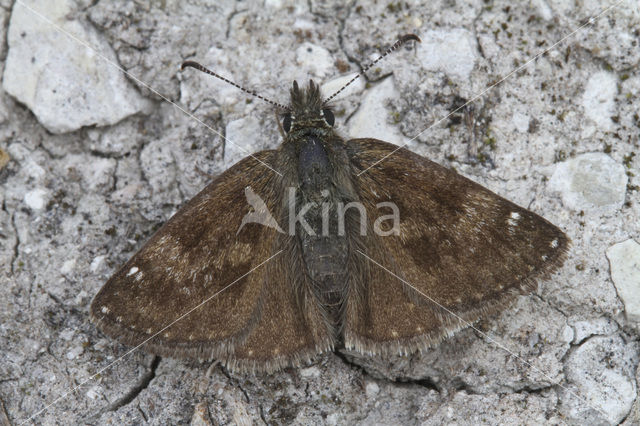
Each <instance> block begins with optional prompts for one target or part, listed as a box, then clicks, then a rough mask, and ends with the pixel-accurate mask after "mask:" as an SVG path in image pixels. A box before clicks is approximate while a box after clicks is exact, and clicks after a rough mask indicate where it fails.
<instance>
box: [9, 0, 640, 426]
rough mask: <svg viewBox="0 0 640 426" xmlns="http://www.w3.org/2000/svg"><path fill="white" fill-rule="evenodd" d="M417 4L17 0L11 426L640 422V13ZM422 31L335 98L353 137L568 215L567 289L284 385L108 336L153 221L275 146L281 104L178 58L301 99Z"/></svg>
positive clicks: (297, 373) (285, 376)
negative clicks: (105, 295)
mask: <svg viewBox="0 0 640 426" xmlns="http://www.w3.org/2000/svg"><path fill="white" fill-rule="evenodd" d="M423 3H424V4H423ZM423 3H420V2H412V1H409V2H385V1H378V2H358V1H356V2H347V3H346V4H345V3H344V2H333V1H329V2H319V1H315V0H309V1H307V2H292V1H291V2H289V1H285V0H265V1H263V2H253V1H241V2H232V1H220V2H205V1H196V0H193V1H186V2H185V1H178V0H163V1H150V0H136V1H124V0H122V1H121V0H111V1H105V0H100V1H89V0H78V1H74V0H16V1H11V0H0V30H1V31H2V34H3V35H4V37H3V43H0V60H1V62H0V71H2V88H1V89H0V205H1V209H0V266H1V267H0V288H1V289H2V297H0V423H2V424H4V423H5V422H10V423H11V424H21V423H22V422H24V421H25V420H29V421H30V422H33V423H36V424H77V423H80V424H143V423H149V424H158V425H164V424H189V423H191V424H193V425H208V424H230V423H233V424H252V423H255V424H262V423H267V424H289V423H297V424H427V425H438V424H460V425H466V424H532V425H533V424H536V425H537V424H620V423H622V424H625V425H634V424H639V423H640V417H639V416H640V402H639V401H638V398H637V394H638V379H639V378H640V377H639V375H638V374H639V373H638V369H637V367H638V363H639V358H640V343H639V342H640V339H639V332H640V323H639V322H638V321H640V320H638V318H639V317H638V306H637V297H635V295H633V290H630V291H631V295H630V296H628V297H624V298H623V299H624V300H623V299H621V295H626V294H627V293H626V292H627V291H628V290H627V289H628V288H629V286H630V285H631V286H632V287H631V289H633V288H634V287H633V286H634V285H635V286H636V288H637V279H636V278H637V275H638V274H640V266H639V265H640V261H638V258H637V252H638V250H637V246H638V243H640V196H639V191H640V190H639V187H638V185H640V155H636V153H638V154H640V145H639V135H640V117H639V116H638V105H639V95H640V71H639V70H638V69H639V68H638V65H640V46H639V44H640V32H639V30H638V28H640V6H639V5H638V2H637V1H636V0H623V1H615V0H612V1H605V2H601V1H595V0H588V1H581V2H574V1H567V0H532V1H529V2H515V3H514V2H510V1H498V0H496V1H492V0H486V1H485V0H483V1H469V2H454V1H434V2H423ZM614 4H615V6H614V7H613V8H612V9H610V10H608V11H606V13H604V14H603V15H602V16H600V17H598V18H597V19H595V20H594V21H592V22H590V21H589V19H590V18H595V17H596V15H598V14H599V13H600V12H601V11H602V10H603V8H605V7H607V6H609V5H614ZM583 24H589V25H587V26H586V27H585V28H583V29H580V30H578V31H577V32H575V33H573V32H574V30H577V29H578V28H579V27H580V26H581V25H583ZM53 25H55V26H53ZM61 31H64V32H61ZM410 32H411V33H415V34H418V35H419V36H420V37H421V38H422V41H423V42H422V43H421V44H419V45H417V46H415V47H414V48H406V49H405V48H403V49H400V50H399V51H398V52H396V53H394V54H393V55H391V56H389V57H388V58H386V59H385V60H384V61H382V62H380V63H379V64H377V65H376V66H375V67H373V68H372V69H371V70H370V71H369V72H368V73H367V78H366V79H363V80H362V81H359V82H358V83H357V84H355V85H353V87H351V88H350V89H349V90H348V91H346V92H345V93H344V95H341V96H340V97H339V98H338V99H337V101H336V103H335V105H336V121H337V125H338V128H339V129H340V131H342V132H344V134H345V135H346V134H348V135H350V136H352V137H366V136H373V137H378V138H382V139H387V140H390V141H392V142H396V143H403V142H404V143H408V144H409V145H408V146H409V147H410V149H412V150H414V151H416V152H418V153H420V154H422V155H425V156H427V157H429V158H431V159H433V160H434V161H437V162H439V163H441V164H443V165H445V166H447V167H451V168H455V169H456V170H458V171H459V172H460V173H462V174H464V175H465V176H468V177H470V178H471V179H473V180H475V181H477V182H479V183H481V184H483V185H485V186H487V187H488V188H490V189H492V190H493V191H495V192H497V193H499V194H501V195H503V196H505V197H507V198H509V199H511V200H513V201H514V202H516V203H518V204H520V205H522V206H525V207H528V208H530V209H532V210H533V211H535V212H537V213H540V214H542V215H543V216H544V217H546V218H547V219H548V220H550V221H551V222H553V223H555V224H556V225H558V226H560V227H561V228H562V229H563V230H565V231H566V233H567V234H568V235H569V236H570V237H571V239H572V241H573V245H572V249H571V251H570V253H569V256H568V259H567V261H566V263H565V265H564V266H563V267H562V268H561V269H560V270H559V271H558V272H557V273H556V274H555V275H554V276H553V277H552V279H550V280H549V281H546V282H544V283H541V285H540V286H539V289H538V291H537V292H536V293H534V294H533V295H529V296H523V297H521V298H519V300H518V301H517V303H516V304H515V306H514V307H513V308H512V309H509V310H506V311H504V312H503V313H502V314H500V315H497V316H495V317H492V318H488V319H487V320H484V321H482V322H480V323H478V324H477V330H472V329H467V330H465V331H462V332H460V333H458V334H457V335H456V336H454V337H453V338H451V339H449V340H447V341H446V342H444V343H443V344H442V345H440V346H439V347H437V348H433V349H431V350H429V351H426V352H425V353H422V354H414V355H408V356H396V357H388V358H366V357H361V356H356V354H350V353H340V354H326V355H323V356H321V357H319V358H318V360H317V361H316V362H315V363H313V364H312V365H309V366H308V367H305V368H301V369H288V370H285V371H283V372H281V373H278V374H274V375H269V376H242V375H233V374H230V373H228V372H227V371H225V370H224V369H223V368H221V367H220V366H219V365H216V364H211V363H196V362H185V361H180V360H173V359H166V358H162V359H160V358H156V357H153V356H151V355H148V354H145V353H144V352H143V351H141V350H138V351H135V352H133V353H131V354H128V352H127V351H128V349H129V348H127V347H125V346H122V345H119V344H118V343H116V342H114V341H112V340H110V339H107V338H106V337H104V336H103V335H101V334H100V333H99V332H98V331H97V330H96V328H95V326H94V325H92V324H91V323H90V322H89V316H88V308H89V304H90V302H91V299H92V297H93V295H94V294H96V292H97V291H98V290H99V288H100V287H101V286H102V284H104V282H105V281H106V280H107V279H108V278H109V276H110V275H111V274H112V273H113V272H115V271H116V269H117V268H118V267H119V266H120V265H121V264H122V263H123V262H124V261H126V260H127V259H128V258H129V257H130V256H131V255H132V254H133V253H134V252H135V251H136V249H137V248H139V247H140V246H141V244H142V243H143V242H144V241H145V240H146V239H147V238H148V237H149V236H150V235H151V234H152V233H153V231H154V230H155V229H157V227H158V225H159V224H161V223H162V222H163V221H165V220H167V219H168V218H169V217H170V216H171V215H172V214H173V213H175V212H176V211H177V209H178V208H179V207H180V205H181V204H183V203H184V202H185V201H186V200H188V199H189V198H190V197H192V196H193V195H195V194H196V193H197V192H198V191H199V189H201V188H202V187H203V186H204V185H205V184H206V183H207V182H208V181H209V180H210V177H211V175H217V174H219V173H220V172H221V171H223V170H224V169H226V168H227V167H228V166H229V165H230V164H232V163H234V162H235V161H237V160H238V159H240V158H241V157H243V156H244V155H245V153H246V152H247V151H249V152H253V151H257V150H261V149H265V148H270V147H275V146H277V145H278V143H279V139H280V136H279V132H278V125H277V122H276V121H275V118H274V114H273V108H272V107H271V106H269V105H267V104H265V103H263V102H260V101H258V100H256V99H250V98H247V96H246V95H245V94H243V93H242V92H240V91H239V90H237V89H235V88H234V87H232V86H230V85H227V84H225V83H222V82H220V81H217V80H215V79H213V78H210V77H208V76H206V75H204V74H200V73H197V72H196V71H194V70H185V71H180V70H179V67H180V64H181V63H182V62H183V61H184V60H187V59H194V60H197V61H199V62H201V63H203V64H205V65H207V66H208V67H210V68H212V69H214V70H215V71H217V72H219V73H220V74H222V75H225V76H227V77H229V78H231V79H233V80H235V81H237V82H239V83H241V84H243V85H245V86H246V87H248V88H250V89H254V90H256V91H258V92H259V93H260V94H262V95H264V96H266V97H268V98H271V99H274V100H276V101H278V102H283V103H286V102H287V97H288V90H289V88H290V86H291V82H292V81H293V80H294V79H297V80H298V81H307V80H308V79H309V78H313V79H315V80H316V81H319V82H321V83H322V84H323V89H324V90H325V91H327V92H328V91H331V88H335V87H338V86H339V84H340V83H341V82H344V81H345V80H346V79H348V77H349V76H351V75H353V73H354V72H358V71H359V70H360V67H361V66H362V65H364V64H366V63H367V62H369V61H371V60H372V59H375V57H376V56H377V55H378V54H379V53H380V52H381V51H382V50H383V49H384V48H386V47H387V46H389V45H390V44H392V43H393V42H394V41H395V40H396V39H397V37H398V36H399V35H401V34H405V33H410ZM565 37H566V39H564V41H562V42H561V43H560V44H558V45H557V46H555V47H553V49H551V50H549V51H548V52H547V53H545V54H544V55H542V56H540V57H537V58H536V59H533V60H532V58H533V57H534V56H536V55H537V54H538V53H541V52H543V51H545V50H546V49H549V48H551V47H552V46H554V44H555V43H556V42H558V41H560V40H562V39H563V38H565ZM87 46H90V47H91V48H90V49H88V48H87ZM117 67H120V68H121V69H123V70H125V71H126V72H127V74H126V75H125V74H123V73H122V72H121V71H120V70H119V69H118V68H117ZM514 70H517V71H516V72H513V73H512V71H514ZM503 79H504V80H503ZM498 82H499V83H500V84H498V85H497V86H496V87H493V88H490V87H491V86H492V85H493V84H494V83H498ZM467 100H473V101H472V102H471V104H470V105H469V108H467V111H468V113H467V114H463V112H462V111H456V108H457V107H459V106H461V105H463V104H464V103H465V102H466V101H467ZM450 113H452V114H451V115H449V114H450ZM469 118H471V120H468V119H469ZM467 123H472V125H467ZM223 135H227V137H228V141H227V142H225V140H224V139H223V137H222V136H223ZM629 240H632V241H631V242H628V243H625V245H623V246H622V247H625V246H628V247H633V248H634V252H633V253H636V254H633V253H632V254H627V253H626V252H621V248H620V246H619V245H618V244H620V243H623V242H625V241H629ZM611 247H614V249H610V248H611ZM608 250H609V251H608ZM607 253H608V254H609V258H607ZM610 262H611V267H610ZM634 268H635V269H634ZM612 269H613V270H614V271H615V273H616V274H617V275H616V278H615V279H616V285H624V286H625V287H624V288H625V290H624V291H622V290H620V289H618V290H617V289H616V286H614V282H613V280H612V278H611V272H610V271H611V270H612ZM620 271H622V272H620ZM634 274H635V275H634ZM636 291H637V290H636ZM630 301H633V306H631V305H629V307H628V308H629V310H630V312H628V313H627V312H625V304H624V303H631V302H630ZM623 302H624V303H623ZM123 355H126V356H125V357H124V358H120V357H121V356H123ZM114 361H117V363H115V364H112V363H114Z"/></svg>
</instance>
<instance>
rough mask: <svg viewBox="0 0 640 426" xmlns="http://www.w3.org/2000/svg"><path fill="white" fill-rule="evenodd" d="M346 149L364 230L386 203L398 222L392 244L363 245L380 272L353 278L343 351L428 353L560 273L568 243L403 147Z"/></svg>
mask: <svg viewBox="0 0 640 426" xmlns="http://www.w3.org/2000/svg"><path fill="white" fill-rule="evenodd" d="M347 145H348V149H349V152H350V157H351V162H352V173H353V175H354V180H355V182H356V184H357V186H358V192H359V194H360V197H361V201H362V202H363V203H364V204H365V207H366V209H367V213H368V216H369V221H370V222H373V220H374V219H375V218H376V217H378V216H380V215H381V214H389V210H384V209H382V210H378V209H377V208H376V205H377V204H378V203H381V202H385V201H388V202H392V203H394V204H395V205H397V206H398V209H399V216H400V227H399V235H392V236H386V237H381V236H376V235H371V236H367V242H368V243H367V247H368V248H367V250H366V251H367V252H366V253H364V255H366V256H368V257H370V258H371V259H372V260H369V261H370V262H372V263H373V262H377V263H379V265H380V266H379V265H374V266H372V268H373V269H372V272H371V273H370V275H369V277H363V278H361V279H363V280H366V281H367V283H366V284H365V285H364V287H365V289H366V290H365V296H364V297H363V298H361V300H354V301H351V300H350V301H349V305H348V308H347V313H346V324H345V334H344V338H345V344H346V346H347V347H350V348H356V349H358V350H360V351H365V352H396V351H398V350H400V349H404V350H413V349H420V348H424V347H427V346H430V345H432V344H435V343H437V342H439V341H440V340H441V339H442V338H444V337H446V336H447V335H450V334H452V333H453V332H455V331H456V330H458V329H460V328H462V327H464V326H466V325H467V324H468V322H473V321H475V320H477V319H479V318H480V317H482V316H483V315H485V314H488V313H491V312H493V311H495V309H497V308H499V307H501V306H504V305H505V303H507V302H509V301H510V300H512V299H513V298H514V296H515V295H517V294H519V293H522V292H527V291H531V290H532V289H533V288H534V285H535V282H536V280H537V279H540V278H545V277H548V276H549V275H550V273H551V272H553V271H554V270H555V269H557V268H558V267H559V266H560V265H561V264H562V262H563V260H564V257H565V255H566V251H567V249H568V245H569V240H568V238H567V237H566V235H565V234H564V233H563V232H562V231H561V230H560V229H558V228H557V227H555V226H554V225H552V224H551V223H549V222H548V221H546V220H545V219H543V218H542V217H540V216H538V215H536V214H535V213H533V212H531V211H529V210H526V209H524V208H522V207H519V206H517V205H515V204H514V203H512V202H510V201H508V200H505V199H504V198H502V197H500V196H498V195H496V194H494V193H493V192H491V191H489V190H488V189H486V188H484V187H482V186H480V185H478V184H477V183H474V182H472V181H471V180H469V179H467V178H465V177H463V176H461V175H459V174H457V173H456V172H454V171H452V170H449V169H447V168H444V167H442V166H440V165H438V164H436V163H433V162H432V161H429V160H427V159H426V158H424V157H421V156H419V155H417V154H414V153H412V152H410V151H408V150H406V149H404V148H401V149H398V147H397V146H395V145H392V144H389V143H386V142H382V141H378V140H375V139H355V140H350V141H348V143H347ZM396 149H398V150H397V151H396V152H394V153H393V154H391V153H392V152H393V151H394V150H396ZM389 154H391V155H389ZM387 155H389V156H388V157H387V158H385V159H384V161H382V162H380V163H378V164H375V165H374V166H373V167H372V168H371V169H369V170H367V171H366V172H365V173H363V174H362V175H360V176H359V177H355V176H356V175H357V174H358V173H360V172H361V171H362V170H365V169H366V168H368V167H370V166H371V165H373V164H374V163H376V162H377V161H379V160H380V159H382V158H384V157H385V156H387ZM364 255H363V256H364ZM383 268H386V269H388V271H387V270H385V269H383ZM394 275H395V276H394ZM430 299H431V300H430ZM452 313H454V314H455V315H453V314H452Z"/></svg>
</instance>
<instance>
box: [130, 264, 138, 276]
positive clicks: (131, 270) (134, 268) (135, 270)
mask: <svg viewBox="0 0 640 426" xmlns="http://www.w3.org/2000/svg"><path fill="white" fill-rule="evenodd" d="M139 270H140V269H139V268H138V267H137V266H134V267H132V268H131V269H129V272H127V276H129V275H133V274H135V273H136V272H138V271H139Z"/></svg>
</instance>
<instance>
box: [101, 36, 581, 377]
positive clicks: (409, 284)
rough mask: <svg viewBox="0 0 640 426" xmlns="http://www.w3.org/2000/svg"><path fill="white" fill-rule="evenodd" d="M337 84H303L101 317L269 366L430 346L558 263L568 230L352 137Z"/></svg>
mask: <svg viewBox="0 0 640 426" xmlns="http://www.w3.org/2000/svg"><path fill="white" fill-rule="evenodd" d="M410 40H416V41H419V39H418V38H417V36H415V35H407V36H404V37H403V38H401V39H400V40H399V41H398V43H396V44H395V45H393V46H392V47H391V48H390V49H389V51H391V50H393V49H395V48H397V47H398V46H399V45H401V44H403V43H405V42H407V41H410ZM389 51H387V53H388V52H389ZM385 55H386V53H385ZM382 57H384V55H383V56H382ZM185 66H191V67H195V68H199V69H201V70H205V71H206V72H209V73H212V72H211V71H208V70H206V69H204V67H202V66H200V65H198V64H196V63H192V62H188V63H185ZM212 74H214V75H215V73H212ZM216 76H217V75H216ZM232 84H234V83H232ZM243 90H245V89H243ZM341 90H342V89H341ZM245 91H246V90H245ZM339 92H340V91H338V92H337V93H339ZM249 93H252V94H253V92H249ZM334 96H335V94H334V95H333V96H331V97H329V98H327V99H323V97H322V95H321V92H320V89H319V86H318V85H317V84H315V83H314V82H313V81H310V82H309V84H308V85H307V86H306V87H300V86H299V85H298V84H297V83H296V82H294V83H293V86H292V89H291V91H290V103H289V105H288V106H286V107H284V108H283V113H282V115H281V117H282V123H281V126H282V129H283V131H284V138H283V141H282V144H281V145H280V146H279V147H278V148H276V149H273V150H265V151H261V152H258V153H255V154H253V155H251V156H249V157H247V158H245V159H243V160H241V161H239V162H238V163H236V164H235V165H234V166H232V167H231V168H229V169H228V170H226V171H225V172H224V173H222V174H221V175H219V176H218V177H217V178H215V179H214V180H213V181H212V182H211V183H210V184H209V185H208V186H207V187H205V188H204V189H203V190H202V191H201V192H200V193H199V194H197V195H196V196H195V197H194V198H193V199H191V200H190V201H188V202H187V203H186V205H184V206H183V207H182V208H181V209H180V210H179V211H178V212H177V213H176V214H175V215H174V216H173V217H172V218H171V219H169V220H168V221H167V222H166V223H165V224H164V225H163V226H162V227H161V228H160V229H159V230H158V231H157V232H156V233H155V234H154V235H153V236H152V237H151V238H150V239H149V241H148V242H147V243H146V244H145V245H144V246H143V247H142V248H141V249H140V250H139V251H138V252H137V253H136V254H135V255H134V256H133V257H132V258H131V259H130V260H129V261H128V262H126V263H125V264H124V266H122V267H121V268H120V269H119V270H118V272H116V273H115V274H114V275H113V276H112V277H111V278H110V279H109V280H108V281H107V283H106V284H105V285H104V286H103V287H102V289H101V290H100V291H99V292H98V294H97V295H96V296H95V298H94V300H93V302H92V305H91V315H92V318H93V320H94V321H95V322H96V324H97V326H98V328H99V329H100V330H102V331H103V332H104V333H105V334H107V335H109V336H111V337H113V338H115V339H117V340H119V341H121V342H122V343H125V344H127V345H134V346H135V345H141V344H143V343H144V349H145V350H146V351H148V352H151V353H155V354H158V355H162V356H169V357H178V358H196V359H204V360H211V359H215V360H219V361H220V362H222V363H223V364H224V365H225V366H227V367H228V368H229V369H231V370H235V371H240V372H259V373H264V372H266V373H268V372H274V371H277V370H280V369H282V368H285V367H287V366H300V365H304V364H306V363H308V362H310V361H311V360H312V359H313V358H314V357H316V356H317V355H318V354H321V353H324V352H329V351H332V350H334V349H336V348H347V349H350V350H354V351H357V352H360V353H363V354H373V355H376V354H392V353H408V352H413V351H418V350H424V349H426V348H429V347H431V346H433V345H436V344H437V343H439V342H440V341H442V340H443V339H444V338H446V337H448V336H450V335H452V334H453V333H454V332H456V331H457V330H460V329H462V328H464V327H467V326H468V325H469V324H471V323H473V322H474V321H477V320H478V319H480V318H482V317H485V316H487V315H490V314H492V313H494V312H497V311H499V310H500V309H504V308H505V307H506V306H508V304H509V303H510V302H511V301H513V300H514V298H515V297H516V296H517V295H519V294H522V293H526V292H530V291H531V290H532V289H534V287H535V285H536V282H537V281H538V280H540V279H546V278H548V277H549V276H550V274H551V273H552V272H554V271H555V270H556V269H557V268H558V267H559V266H560V265H562V263H563V261H564V259H565V257H566V253H567V250H568V246H569V239H568V238H567V236H566V235H565V234H564V233H563V232H562V231H561V230H560V229H559V228H557V227H556V226H554V225H553V224H551V223H550V222H548V221H547V220H545V219H544V218H542V217H540V216H539V215H537V214H535V213H533V212H531V211H529V210H527V209H525V208H522V207H519V206H517V205H516V204H514V203H512V202H510V201H508V200H506V199H504V198H502V197H500V196H498V195H497V194H495V193H493V192H491V191H490V190H488V189H486V188H484V187H483V186H481V185H479V184H477V183H475V182H473V181H471V180H469V179H467V178H465V177H463V176H461V175H460V174H458V173H456V172H455V171H453V170H450V169H447V168H445V167H443V166H440V165H438V164H437V163H434V162H432V161H430V160H428V159H427V158H424V157H422V156H420V155H417V154H415V153H413V152H411V151H409V150H407V149H405V148H403V147H399V146H397V145H393V144H391V143H388V142H384V141H381V140H376V139H370V138H367V139H345V138H344V137H342V136H341V135H340V134H339V133H338V132H337V131H336V130H335V128H334V125H335V117H334V113H333V111H332V109H331V105H330V103H329V101H330V100H331V99H332V98H333V97H334ZM372 119H375V118H372Z"/></svg>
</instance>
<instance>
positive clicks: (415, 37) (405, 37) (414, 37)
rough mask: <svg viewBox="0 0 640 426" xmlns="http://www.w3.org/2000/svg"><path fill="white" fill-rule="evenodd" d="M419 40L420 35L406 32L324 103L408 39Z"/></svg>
mask: <svg viewBox="0 0 640 426" xmlns="http://www.w3.org/2000/svg"><path fill="white" fill-rule="evenodd" d="M411 40H413V41H417V42H420V41H421V40H420V37H418V36H417V35H415V34H405V35H403V36H402V37H400V39H399V40H398V41H396V42H395V43H394V44H393V45H392V46H391V47H389V48H388V49H387V50H386V51H385V52H384V53H383V54H382V55H380V56H379V57H378V59H376V60H375V61H373V62H371V63H370V64H368V65H366V66H365V67H364V68H362V71H360V72H359V73H358V75H356V76H355V77H353V78H352V79H351V80H349V81H348V82H347V84H345V85H344V86H342V87H341V88H340V89H339V90H338V91H337V92H335V93H334V94H333V95H331V96H329V97H328V98H327V99H325V101H324V103H327V102H329V101H330V100H331V99H333V98H335V97H336V96H337V95H338V94H339V93H340V92H342V91H343V90H344V89H346V88H347V87H348V86H349V85H350V84H351V83H353V82H354V81H356V80H357V79H358V78H360V77H361V76H363V75H364V73H366V72H367V71H368V70H369V69H370V68H371V67H372V66H374V65H375V64H377V63H378V62H380V60H382V59H383V58H384V57H385V56H387V55H388V54H389V53H391V52H393V51H394V50H396V49H397V48H398V47H400V46H402V45H403V44H405V43H406V42H408V41H411Z"/></svg>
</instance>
